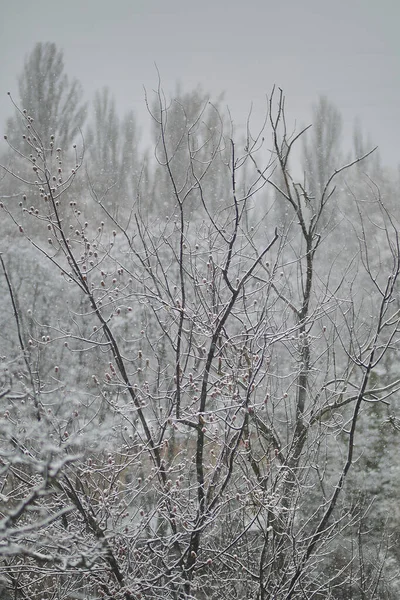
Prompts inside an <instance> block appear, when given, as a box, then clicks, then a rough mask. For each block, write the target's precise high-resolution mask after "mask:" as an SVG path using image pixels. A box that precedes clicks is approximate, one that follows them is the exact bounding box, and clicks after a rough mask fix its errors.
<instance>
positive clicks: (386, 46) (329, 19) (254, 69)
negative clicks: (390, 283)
mask: <svg viewBox="0 0 400 600" xmlns="http://www.w3.org/2000/svg"><path fill="white" fill-rule="evenodd" d="M0 4H1V6H2V9H1V16H0V51H1V66H0V75H1V77H0V92H1V95H0V124H3V123H4V121H5V119H6V117H7V116H8V115H9V114H10V113H11V109H10V107H9V100H8V98H7V96H6V92H7V91H8V90H10V91H11V92H12V93H13V94H14V95H15V97H16V98H17V99H18V90H17V83H16V78H17V75H18V73H19V72H20V71H21V69H22V66H23V63H24V59H25V57H26V56H27V55H28V54H29V52H30V51H31V50H32V48H33V47H34V45H35V43H36V42H39V41H43V42H46V41H51V42H55V43H56V44H57V45H58V46H59V47H60V48H62V49H63V50H64V58H65V65H66V71H67V73H68V74H69V75H71V76H75V77H77V78H78V79H80V80H81V82H82V84H83V87H84V89H85V92H86V96H87V98H88V99H90V98H91V97H92V96H93V94H94V91H95V90H96V89H98V88H101V87H103V86H109V87H110V88H111V90H112V91H113V93H114V95H115V98H116V101H117V106H118V109H119V110H120V111H121V113H122V112H123V111H125V110H127V109H128V108H134V109H135V111H136V113H137V115H138V117H139V120H140V122H141V124H142V129H145V128H146V127H147V123H148V119H147V115H146V112H145V108H144V93H143V86H145V87H146V88H147V89H148V90H152V89H154V88H155V87H156V85H157V73H156V70H155V66H154V64H155V63H156V64H157V67H158V69H159V71H160V74H161V78H162V85H163V87H164V89H165V90H166V91H167V92H169V93H172V92H173V90H174V88H175V84H176V82H178V81H179V82H180V83H181V84H182V86H183V88H184V89H185V90H188V89H191V88H193V87H195V86H196V85H197V84H201V85H202V87H203V89H204V90H205V91H207V92H210V94H211V95H212V96H213V97H216V96H218V95H219V94H220V93H221V92H223V91H224V92H225V102H226V104H228V105H229V107H230V108H231V111H232V114H233V117H234V120H235V122H237V123H241V122H244V121H245V119H246V116H247V113H248V110H249V107H250V105H251V102H253V103H254V110H255V115H256V116H258V117H259V118H260V115H261V112H262V110H263V107H264V103H265V96H266V94H268V93H269V92H270V91H271V88H272V86H273V84H277V85H278V86H280V87H282V88H283V89H284V92H285V95H286V99H287V110H288V112H289V115H290V117H291V119H292V120H293V121H294V119H296V120H297V122H298V123H299V125H300V124H306V123H308V122H309V119H310V107H311V105H312V103H313V102H315V101H316V100H317V99H318V96H319V95H320V94H326V95H327V96H328V97H329V98H330V99H331V100H332V101H333V102H334V103H335V104H336V105H337V107H338V108H339V109H340V111H341V112H342V115H343V118H344V122H345V126H346V131H347V135H348V142H349V143H350V137H351V131H352V126H353V122H354V119H355V117H359V118H360V120H361V123H362V126H363V129H364V130H365V131H366V132H367V133H369V134H370V135H371V138H372V140H373V141H374V142H375V143H377V144H379V146H380V150H381V154H382V157H383V159H384V161H385V162H386V163H389V164H392V165H397V164H398V163H400V136H399V129H400V125H399V123H400V119H399V111H400V36H399V23H400V2H399V0H334V1H333V0H329V1H325V0H279V1H275V2H273V1H271V0H240V1H239V0H200V1H198V2H197V1H193V0H186V1H185V0H112V1H111V0H65V1H64V2H62V1H58V2H56V1H54V0H52V1H50V0H36V2H32V1H28V0H13V1H10V0H0Z"/></svg>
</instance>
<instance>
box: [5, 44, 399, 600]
mask: <svg viewBox="0 0 400 600" xmlns="http://www.w3.org/2000/svg"><path fill="white" fill-rule="evenodd" d="M19 95H20V97H21V99H23V104H22V105H21V106H17V105H16V104H14V101H13V98H12V97H10V102H11V103H12V104H11V106H12V107H13V111H14V112H13V116H12V117H11V118H10V119H9V120H8V122H7V124H6V126H5V139H6V142H7V150H6V151H5V153H4V155H3V157H2V160H1V163H2V172H1V183H0V185H1V187H0V215H1V216H0V267H1V269H0V290H1V295H0V302H1V312H0V319H1V327H0V354H1V373H0V378H1V379H0V402H1V408H0V595H1V597H2V598H5V599H7V600H8V599H15V600H17V599H18V600H20V599H23V600H25V599H29V600H35V599H37V600H42V599H45V600H72V599H79V598H81V599H94V598H106V599H110V600H111V599H113V600H117V599H118V600H122V599H124V600H133V599H135V600H136V599H137V598H143V599H145V598H149V599H150V598H151V599H156V598H159V599H161V598H165V599H168V598H171V599H179V600H181V599H182V600H183V599H197V600H201V599H206V598H207V599H215V600H216V599H224V598H229V599H230V600H232V599H234V598H237V599H239V598H240V599H243V598H249V599H250V598H254V599H260V600H272V599H278V598H279V599H280V600H281V599H282V600H283V599H285V600H289V599H311V598H312V599H329V598H330V599H337V600H344V599H350V598H351V599H354V600H356V599H357V600H358V599H359V600H361V599H368V600H372V599H377V600H378V599H395V598H398V597H399V594H400V584H399V581H400V580H399V567H400V555H399V533H400V514H399V508H398V502H397V497H398V494H399V486H400V472H399V461H398V448H399V431H400V414H399V391H400V377H399V375H398V372H397V364H398V363H397V360H398V353H399V338H398V337H397V336H398V335H399V326H400V302H399V300H400V299H399V284H398V276H399V269H400V246H399V222H398V211H399V209H398V202H397V193H398V192H397V190H398V185H399V181H398V173H395V172H393V170H390V169H387V168H385V167H384V165H382V164H381V161H380V158H379V151H378V150H377V149H375V150H374V149H373V146H372V144H369V143H367V141H366V140H365V136H364V135H363V133H362V131H361V130H360V128H357V127H356V128H355V131H354V143H353V147H352V148H344V147H343V143H342V122H341V116H340V113H339V112H338V110H337V109H336V108H335V106H333V105H332V104H331V103H330V101H329V99H328V98H326V97H321V98H320V99H319V100H317V101H316V104H315V106H314V109H313V119H312V123H311V125H310V126H309V127H306V128H305V129H303V130H300V129H299V130H296V131H294V130H291V129H290V128H289V127H288V125H287V123H288V115H287V114H286V109H285V97H284V94H283V92H282V91H281V90H280V89H278V88H274V89H273V90H272V91H271V94H270V96H269V99H268V103H267V106H266V114H265V122H264V125H263V127H262V129H260V130H258V131H253V130H252V125H251V119H249V121H248V126H247V132H246V134H245V135H244V136H243V135H237V134H236V132H235V127H234V125H233V123H232V121H231V119H230V116H229V112H228V111H226V110H225V109H224V108H223V106H222V102H221V100H217V101H213V102H211V101H210V99H209V98H208V96H207V95H206V94H205V93H204V92H203V91H202V90H201V89H195V90H193V91H189V92H180V91H178V92H177V94H176V96H175V97H174V98H173V99H171V100H169V99H167V98H166V97H165V95H164V93H163V90H162V87H161V84H159V85H158V88H157V89H156V90H155V91H154V92H153V91H152V92H151V93H148V95H147V96H146V103H147V107H148V110H149V113H150V115H151V118H152V123H153V130H152V140H153V142H152V147H151V149H150V150H147V149H145V148H144V144H142V142H141V139H140V131H139V130H140V128H139V127H138V124H137V122H136V119H135V115H134V114H133V113H132V112H130V113H128V114H126V115H125V116H123V117H122V118H121V117H120V116H119V115H118V114H117V111H116V109H115V104H114V100H113V96H112V92H111V91H110V90H108V89H103V90H100V91H99V92H97V93H96V96H95V98H94V100H93V103H92V104H90V105H85V104H84V103H83V101H82V98H83V92H82V89H81V86H80V84H79V82H78V81H76V80H74V79H71V78H70V77H69V76H67V74H66V73H65V72H64V64H63V55H62V52H61V51H60V50H59V49H58V48H57V47H56V46H55V45H54V44H51V43H41V44H37V46H36V47H35V48H34V50H33V52H32V53H31V55H30V56H29V58H28V59H27V61H26V64H25V66H24V69H23V72H22V73H21V75H20V78H19ZM299 174H300V175H299Z"/></svg>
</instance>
